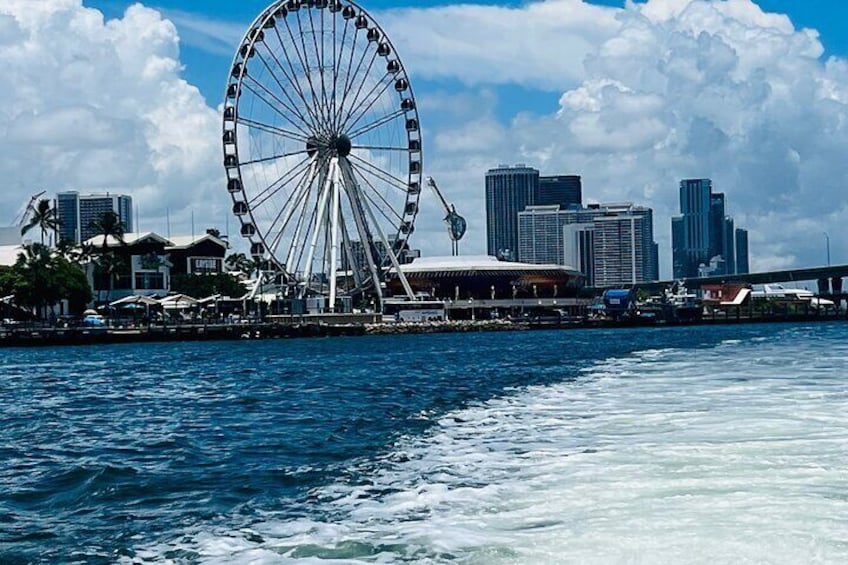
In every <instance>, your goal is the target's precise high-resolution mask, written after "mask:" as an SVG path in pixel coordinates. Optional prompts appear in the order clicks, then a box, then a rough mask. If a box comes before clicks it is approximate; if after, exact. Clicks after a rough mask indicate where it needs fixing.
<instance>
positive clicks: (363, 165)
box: [350, 153, 409, 192]
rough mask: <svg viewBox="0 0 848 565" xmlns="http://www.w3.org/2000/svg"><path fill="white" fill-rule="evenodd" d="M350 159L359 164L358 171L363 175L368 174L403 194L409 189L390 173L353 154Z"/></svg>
mask: <svg viewBox="0 0 848 565" xmlns="http://www.w3.org/2000/svg"><path fill="white" fill-rule="evenodd" d="M350 157H353V158H354V159H356V161H357V162H358V163H359V165H358V170H360V171H362V172H364V173H368V174H370V175H371V176H373V177H375V178H378V179H380V180H382V181H383V182H385V183H387V184H390V185H392V186H394V187H396V188H399V189H400V190H402V191H403V192H406V191H407V190H408V189H409V184H408V182H407V181H405V180H403V179H400V178H398V177H396V176H395V175H393V174H392V173H390V172H388V171H385V170H383V169H381V168H380V167H378V166H377V165H375V164H374V163H371V162H369V161H366V160H365V159H363V158H361V157H357V156H356V155H354V154H353V153H351V154H350ZM352 165H353V163H351V166H352Z"/></svg>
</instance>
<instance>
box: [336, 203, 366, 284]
mask: <svg viewBox="0 0 848 565" xmlns="http://www.w3.org/2000/svg"><path fill="white" fill-rule="evenodd" d="M339 189H340V190H341V187H339ZM339 196H341V193H340V194H339ZM341 228H342V247H343V248H344V253H345V255H346V256H347V264H348V265H350V270H351V273H352V274H353V284H354V285H355V286H356V288H362V274H361V273H360V272H359V269H358V268H357V264H356V259H355V258H354V256H353V252H352V251H351V249H352V248H353V247H352V245H351V243H350V234H349V233H348V232H347V223H346V222H345V221H344V218H342V221H341Z"/></svg>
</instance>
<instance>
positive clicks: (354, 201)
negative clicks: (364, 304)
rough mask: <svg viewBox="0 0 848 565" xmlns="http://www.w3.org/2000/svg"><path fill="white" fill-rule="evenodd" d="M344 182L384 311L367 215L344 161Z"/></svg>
mask: <svg viewBox="0 0 848 565" xmlns="http://www.w3.org/2000/svg"><path fill="white" fill-rule="evenodd" d="M339 165H340V169H341V174H342V180H343V182H344V187H345V192H346V193H347V197H348V200H350V207H351V210H353V220H354V223H355V224H356V231H357V232H358V233H359V241H360V242H361V243H362V244H363V245H365V246H366V253H365V260H366V262H367V263H368V271H369V272H370V273H371V281H372V283H373V284H374V291H375V292H376V293H377V303H378V307H379V311H380V312H382V311H383V289H382V288H381V287H380V275H379V274H378V272H377V266H376V265H375V264H374V256H373V254H372V252H371V250H372V249H373V243H374V241H373V237H372V236H371V232H369V231H368V223H367V222H366V220H365V213H364V212H363V210H362V202H361V200H360V196H359V194H358V192H357V184H356V182H355V181H354V180H353V172H352V171H351V170H350V163H348V162H347V160H346V159H345V160H343V161H341V162H340V163H339Z"/></svg>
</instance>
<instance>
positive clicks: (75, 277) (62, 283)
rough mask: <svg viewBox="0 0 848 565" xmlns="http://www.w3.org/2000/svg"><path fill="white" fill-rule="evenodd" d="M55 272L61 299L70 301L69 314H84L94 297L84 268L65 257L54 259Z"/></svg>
mask: <svg viewBox="0 0 848 565" xmlns="http://www.w3.org/2000/svg"><path fill="white" fill-rule="evenodd" d="M53 272H54V277H55V278H56V281H57V283H58V285H59V293H60V295H61V297H62V298H63V299H65V300H67V301H68V313H69V314H82V313H83V312H84V311H85V309H86V306H87V305H88V303H89V302H91V297H92V292H91V285H90V284H88V277H87V276H86V275H85V272H84V271H83V270H82V267H80V265H79V264H77V263H73V262H71V261H68V260H67V259H65V258H64V257H54V258H53Z"/></svg>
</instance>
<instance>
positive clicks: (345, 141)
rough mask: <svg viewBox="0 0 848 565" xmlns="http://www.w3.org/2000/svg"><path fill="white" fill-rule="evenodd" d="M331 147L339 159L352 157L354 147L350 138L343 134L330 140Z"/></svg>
mask: <svg viewBox="0 0 848 565" xmlns="http://www.w3.org/2000/svg"><path fill="white" fill-rule="evenodd" d="M330 145H331V147H332V149H334V150H335V153H336V155H338V156H339V157H347V156H348V155H350V150H351V148H352V147H353V144H352V143H351V141H350V138H349V137H348V136H347V135H345V134H343V133H342V134H339V135H337V136H334V137H333V139H332V140H330Z"/></svg>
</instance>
